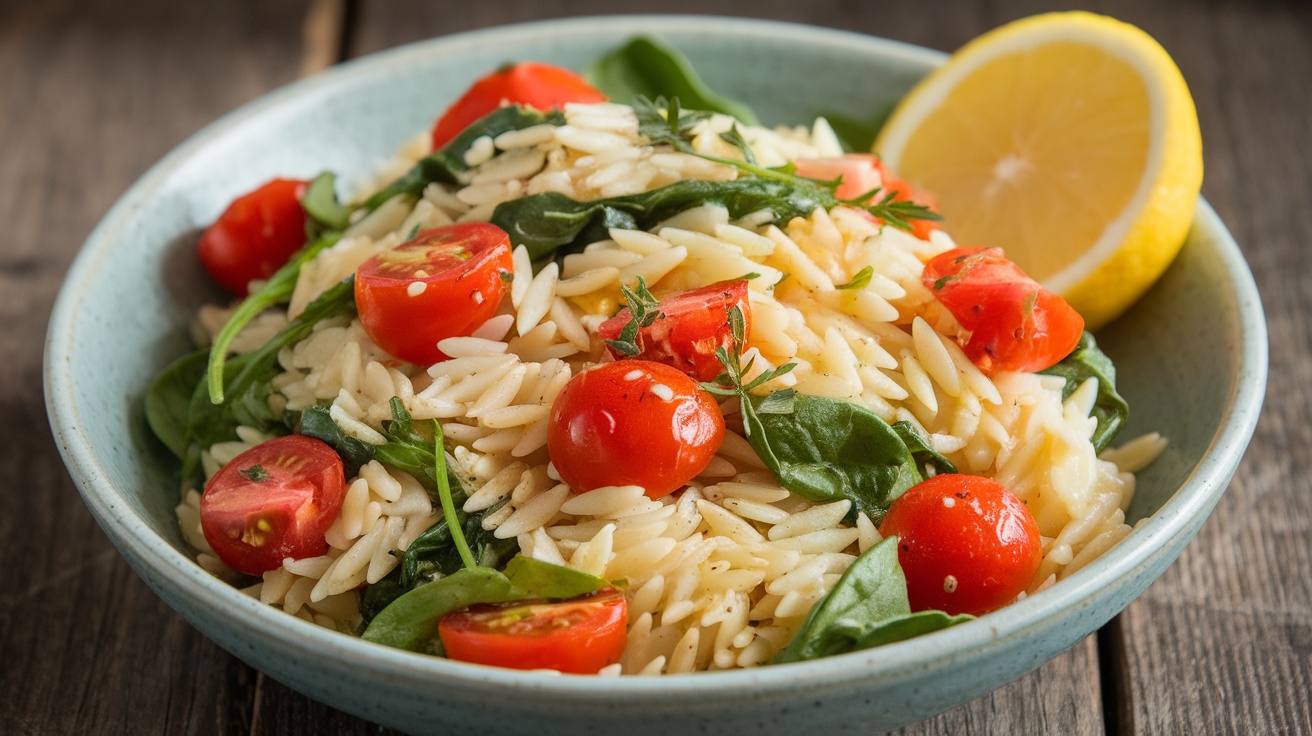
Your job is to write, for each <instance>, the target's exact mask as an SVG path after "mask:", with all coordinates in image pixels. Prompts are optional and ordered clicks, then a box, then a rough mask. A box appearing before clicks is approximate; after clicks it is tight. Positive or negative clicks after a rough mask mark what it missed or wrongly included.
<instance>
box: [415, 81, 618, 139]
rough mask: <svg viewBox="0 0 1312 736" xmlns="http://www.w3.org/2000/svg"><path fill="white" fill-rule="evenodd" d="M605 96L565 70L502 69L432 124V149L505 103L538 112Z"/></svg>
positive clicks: (478, 85) (603, 99) (457, 101)
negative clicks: (534, 109)
mask: <svg viewBox="0 0 1312 736" xmlns="http://www.w3.org/2000/svg"><path fill="white" fill-rule="evenodd" d="M605 101H606V95H604V94H602V93H601V91H600V90H598V89H597V88H596V87H593V86H592V85H591V84H588V82H587V80H585V79H584V78H583V77H581V76H579V75H578V74H575V73H574V72H572V71H570V70H568V69H561V68H560V67H558V66H552V65H550V64H542V63H539V62H534V61H525V62H521V63H519V64H510V65H507V66H504V67H502V68H500V69H498V70H496V71H495V72H493V73H491V74H489V75H487V76H486V77H483V78H481V79H479V80H478V81H476V82H474V84H473V86H472V87H470V88H469V90H468V91H467V92H465V94H464V95H463V96H462V97H461V98H460V99H459V100H456V103H455V104H454V105H452V106H451V107H449V108H447V111H446V112H444V113H442V117H440V118H438V119H437V123H436V124H434V125H433V133H432V139H433V150H434V151H436V150H438V149H439V148H441V147H442V146H445V145H446V144H448V143H450V142H451V139H452V138H455V137H456V136H458V135H460V132H461V131H463V130H464V129H465V128H467V127H469V125H470V124H471V123H473V122H474V121H475V120H478V119H479V118H481V117H483V116H484V115H487V114H488V113H490V112H492V111H493V110H495V109H497V108H498V107H501V106H502V105H503V104H506V103H513V104H518V105H527V106H528V107H533V108H537V109H538V110H544V111H545V110H550V109H551V108H553V107H564V105H565V103H567V102H605Z"/></svg>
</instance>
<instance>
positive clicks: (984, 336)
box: [922, 248, 1084, 374]
mask: <svg viewBox="0 0 1312 736" xmlns="http://www.w3.org/2000/svg"><path fill="white" fill-rule="evenodd" d="M922 280H923V281H924V284H925V286H926V287H928V288H929V289H931V290H932V291H933V292H934V296H936V297H938V300H939V301H940V302H942V304H943V306H945V307H947V309H948V311H949V312H951V313H952V316H954V317H956V318H957V322H959V323H961V326H962V327H963V328H964V329H966V330H968V331H969V332H970V336H969V337H968V338H966V341H965V343H964V344H963V345H962V346H961V347H962V349H963V350H964V351H965V352H966V356H967V357H969V358H970V359H971V361H972V362H973V363H974V364H975V365H977V366H979V369H980V370H982V371H984V372H985V373H988V374H993V373H997V372H998V371H1030V372H1032V371H1041V370H1043V369H1045V368H1050V367H1052V366H1053V365H1055V364H1056V363H1058V362H1059V361H1061V359H1062V358H1065V357H1066V356H1067V355H1070V352H1071V351H1072V350H1074V349H1075V346H1076V345H1077V344H1078V343H1079V342H1080V335H1082V334H1083V333H1084V318H1083V317H1081V316H1080V314H1079V312H1076V311H1075V309H1074V308H1072V307H1071V305H1069V304H1067V303H1066V300H1065V299H1062V298H1061V297H1060V296H1057V295H1056V294H1054V293H1052V292H1051V291H1048V290H1047V289H1045V288H1043V287H1042V286H1040V285H1039V282H1037V281H1035V280H1034V279H1031V278H1030V277H1029V276H1027V275H1026V274H1025V272H1024V271H1022V270H1021V269H1020V266H1017V265H1016V264H1014V263H1012V262H1011V261H1009V260H1007V259H1006V257H1005V256H1003V254H1002V250H1001V249H999V248H955V249H953V250H950V251H948V252H946V253H940V254H939V255H937V256H935V257H934V258H933V259H931V260H930V261H929V263H926V264H925V272H924V275H923V276H922Z"/></svg>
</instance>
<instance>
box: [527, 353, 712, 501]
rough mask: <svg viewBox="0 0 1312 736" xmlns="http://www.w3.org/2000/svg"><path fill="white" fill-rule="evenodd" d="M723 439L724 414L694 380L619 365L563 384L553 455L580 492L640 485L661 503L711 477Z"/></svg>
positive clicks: (639, 365) (658, 367)
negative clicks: (705, 473)
mask: <svg viewBox="0 0 1312 736" xmlns="http://www.w3.org/2000/svg"><path fill="white" fill-rule="evenodd" d="M723 439H724V415H722V414H721V413H720V407H719V405H717V404H716V403H715V399H714V398H713V397H712V396H711V395H710V394H709V393H707V392H706V391H705V390H703V389H702V388H701V387H700V386H698V385H697V383H696V382H695V381H693V380H692V379H691V378H689V377H688V376H686V375H685V374H683V373H680V372H679V371H678V370H676V369H674V368H671V367H669V366H667V365H663V364H661V363H653V362H651V361H649V360H618V361H615V362H614V363H605V364H602V365H599V366H595V367H593V368H589V369H587V370H585V371H583V372H582V373H580V374H578V375H577V376H574V378H572V379H570V381H569V383H567V384H565V388H564V389H563V390H561V392H560V395H559V396H557V397H556V401H555V403H554V404H552V406H551V418H550V423H549V425H548V430H547V452H548V453H549V454H550V455H551V461H552V463H554V464H555V466H556V472H557V473H559V474H560V478H561V480H563V481H565V482H566V483H568V484H569V485H570V487H571V488H573V489H574V490H576V491H580V492H582V491H591V490H593V489H596V488H601V487H603V486H625V485H636V486H642V487H643V489H645V491H646V493H647V495H648V496H649V497H651V498H660V497H662V496H667V495H669V494H671V493H673V492H674V491H677V490H678V489H680V488H682V487H683V486H684V484H685V483H687V482H688V481H690V480H692V479H693V478H694V477H696V476H697V474H698V473H700V472H702V471H703V470H705V469H706V466H707V464H708V463H710V462H711V458H712V457H714V456H715V453H716V451H718V450H719V449H720V442H721V440H723Z"/></svg>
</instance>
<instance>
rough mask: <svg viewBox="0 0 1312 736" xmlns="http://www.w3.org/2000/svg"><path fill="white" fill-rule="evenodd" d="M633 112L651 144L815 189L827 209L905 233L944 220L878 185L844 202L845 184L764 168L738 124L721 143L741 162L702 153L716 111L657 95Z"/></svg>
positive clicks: (638, 103)
mask: <svg viewBox="0 0 1312 736" xmlns="http://www.w3.org/2000/svg"><path fill="white" fill-rule="evenodd" d="M633 109H634V111H635V112H636V113H637V116H638V133H639V134H640V135H642V136H644V137H646V138H647V140H649V141H651V142H652V144H654V145H668V146H670V147H672V148H674V150H676V151H679V152H680V153H686V154H689V155H692V156H697V157H698V158H702V159H706V160H707V161H713V162H715V163H718V164H724V165H726V166H732V167H734V168H736V169H738V170H739V171H740V172H741V173H743V174H746V175H748V176H754V177H758V178H761V179H773V180H775V181H782V182H787V183H789V184H791V185H793V186H796V187H798V188H803V189H807V188H809V189H813V190H816V192H817V193H818V194H819V195H820V196H819V199H820V200H821V202H822V203H823V204H824V207H825V209H826V210H829V209H833V208H834V207H836V206H838V205H840V204H841V205H847V206H849V207H856V208H858V209H862V210H865V211H866V212H869V213H870V214H871V215H874V216H875V217H877V218H879V219H880V220H882V221H883V222H885V223H887V224H889V225H892V226H893V227H896V228H898V229H900V230H910V229H911V220H942V219H943V217H942V216H941V215H939V214H938V213H937V212H934V211H933V210H930V209H929V208H928V207H925V206H924V205H922V204H917V203H915V202H907V201H895V200H894V197H895V196H896V195H895V194H894V193H893V192H888V191H884V189H883V188H882V187H876V188H875V189H872V190H870V191H868V192H864V193H862V194H861V195H859V196H857V197H853V198H851V199H840V198H839V197H838V196H837V195H836V194H835V192H836V191H837V189H838V186H839V184H841V183H842V180H841V178H839V179H833V180H830V181H825V180H822V179H812V178H810V177H805V176H799V175H798V174H797V173H796V171H797V170H796V167H795V166H793V165H792V164H788V165H786V166H781V167H778V168H769V167H765V166H762V165H760V163H758V162H757V159H756V154H755V153H754V152H753V151H752V147H751V144H749V143H748V142H747V140H746V139H745V138H744V137H743V135H742V132H741V131H740V130H739V129H738V124H737V123H734V124H733V125H732V126H731V127H730V128H729V130H728V131H725V132H723V133H721V134H720V139H721V140H723V141H724V142H726V143H728V144H730V145H732V146H733V147H734V148H736V149H738V152H739V153H740V154H741V156H742V158H741V159H737V158H726V157H723V156H716V155H713V154H709V153H704V152H702V151H699V150H697V148H696V147H695V146H693V144H692V140H693V138H694V137H695V135H696V132H695V131H696V128H697V126H698V125H699V124H700V123H702V122H704V121H706V120H708V119H710V117H711V113H709V112H706V111H704V110H684V109H682V108H681V107H680V105H679V100H678V98H677V97H674V98H670V99H668V100H667V99H666V98H664V97H657V98H656V99H655V100H650V99H647V98H646V97H638V98H635V99H634V101H633ZM881 192H883V196H882V197H881V198H880V199H879V200H878V201H875V202H872V201H871V200H872V199H874V198H875V197H876V196H879V195H880V193H881Z"/></svg>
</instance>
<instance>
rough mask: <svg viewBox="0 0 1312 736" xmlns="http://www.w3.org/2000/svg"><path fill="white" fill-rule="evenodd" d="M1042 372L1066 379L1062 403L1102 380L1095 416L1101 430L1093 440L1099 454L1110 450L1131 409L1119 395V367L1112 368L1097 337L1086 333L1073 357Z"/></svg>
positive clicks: (1095, 434) (1097, 430)
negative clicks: (1083, 386)
mask: <svg viewBox="0 0 1312 736" xmlns="http://www.w3.org/2000/svg"><path fill="white" fill-rule="evenodd" d="M1039 372H1040V373H1046V374H1048V375H1050V376H1061V377H1062V378H1065V379H1066V386H1065V387H1063V388H1062V392H1061V398H1062V401H1065V400H1066V399H1068V398H1070V395H1071V394H1073V393H1075V389H1077V388H1079V387H1080V385H1081V384H1083V383H1084V382H1085V381H1087V380H1088V379H1090V378H1096V379H1098V398H1097V400H1096V401H1095V402H1094V405H1093V412H1092V416H1093V417H1094V418H1095V419H1097V420H1098V426H1097V428H1095V429H1094V430H1093V437H1092V438H1091V439H1092V441H1093V447H1094V449H1095V450H1097V451H1098V452H1102V451H1103V450H1105V449H1107V446H1108V445H1110V444H1111V443H1112V440H1114V439H1116V435H1118V434H1120V432H1121V430H1122V429H1123V428H1124V427H1125V422H1126V420H1127V419H1128V418H1129V416H1130V406H1129V404H1127V403H1125V399H1124V398H1122V397H1121V395H1120V394H1119V393H1117V392H1116V366H1114V365H1112V360H1111V358H1108V357H1107V354H1106V353H1104V352H1103V351H1102V350H1100V349H1098V343H1097V341H1095V340H1094V339H1093V334H1092V333H1090V332H1089V331H1088V330H1085V331H1084V334H1083V335H1082V336H1081V337H1080V342H1079V344H1077V345H1076V346H1075V350H1073V351H1071V354H1070V355H1068V356H1066V357H1065V358H1064V359H1062V361H1061V362H1060V363H1058V364H1057V365H1054V366H1053V367H1051V368H1048V369H1046V370H1042V371H1039Z"/></svg>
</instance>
